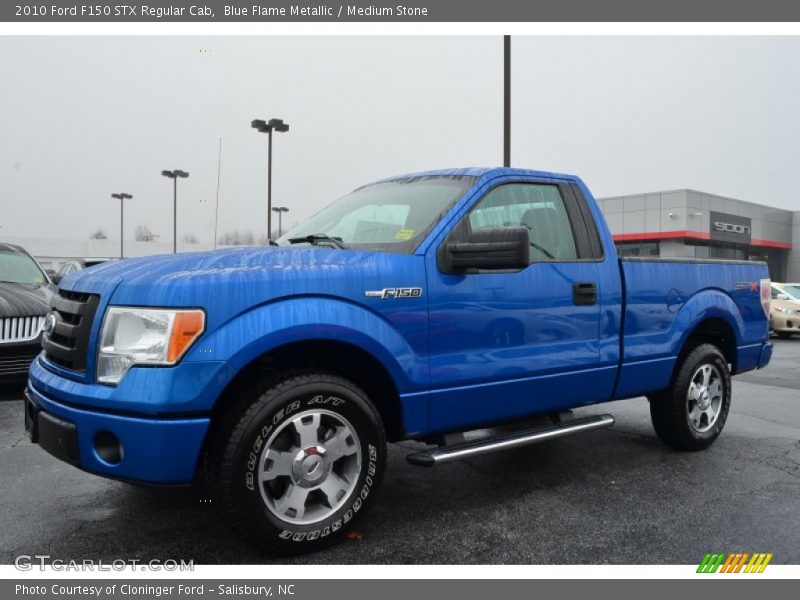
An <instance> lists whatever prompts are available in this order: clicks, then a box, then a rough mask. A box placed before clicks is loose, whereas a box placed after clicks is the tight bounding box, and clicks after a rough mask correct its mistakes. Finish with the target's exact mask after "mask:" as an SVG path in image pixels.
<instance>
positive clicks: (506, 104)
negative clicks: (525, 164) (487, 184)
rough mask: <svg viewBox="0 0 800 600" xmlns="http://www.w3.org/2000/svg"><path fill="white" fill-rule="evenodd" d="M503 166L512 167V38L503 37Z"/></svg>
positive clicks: (508, 36)
mask: <svg viewBox="0 0 800 600" xmlns="http://www.w3.org/2000/svg"><path fill="white" fill-rule="evenodd" d="M503 166H504V167H510V166H511V36H510V35H504V36H503Z"/></svg>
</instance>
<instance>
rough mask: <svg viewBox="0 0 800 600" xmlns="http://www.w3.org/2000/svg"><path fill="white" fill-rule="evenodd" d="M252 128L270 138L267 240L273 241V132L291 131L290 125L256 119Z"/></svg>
mask: <svg viewBox="0 0 800 600" xmlns="http://www.w3.org/2000/svg"><path fill="white" fill-rule="evenodd" d="M250 127H252V128H253V129H256V130H258V132H259V133H266V134H267V135H268V136H269V150H268V157H267V239H272V130H273V129H274V130H275V131H277V132H278V133H286V132H287V131H289V124H288V123H284V122H283V120H282V119H270V120H269V121H264V120H263V119H254V120H253V121H251V122H250Z"/></svg>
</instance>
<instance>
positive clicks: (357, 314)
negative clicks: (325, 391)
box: [184, 296, 428, 394]
mask: <svg viewBox="0 0 800 600" xmlns="http://www.w3.org/2000/svg"><path fill="white" fill-rule="evenodd" d="M309 340H332V341H339V342H345V343H348V344H352V345H354V346H357V347H359V348H361V349H362V350H364V351H366V352H369V353H370V354H371V355H372V356H374V357H375V358H376V359H377V360H378V361H379V362H380V363H381V364H382V365H383V366H384V367H385V368H386V370H387V371H388V372H389V374H390V375H391V377H392V378H393V379H394V381H395V384H396V386H397V389H398V392H399V393H400V394H404V393H410V392H415V391H420V390H422V389H424V388H425V387H426V386H427V384H428V365H427V362H426V361H425V357H424V356H421V355H420V354H419V353H418V352H415V351H414V349H413V348H412V346H411V344H410V343H409V341H408V340H407V339H406V338H405V337H403V336H402V335H401V334H400V332H399V331H398V330H397V329H396V328H395V327H394V326H393V325H392V323H390V322H389V321H387V320H386V319H385V318H384V317H383V316H381V315H379V314H377V313H375V312H372V311H370V310H368V309H366V308H364V307H362V306H359V305H357V304H354V303H351V302H346V301H342V300H341V299H335V298H329V297H324V296H304V297H298V298H291V299H280V300H277V301H275V302H271V303H268V304H264V305H260V306H258V307H255V308H253V309H252V310H249V311H247V312H245V313H242V314H240V315H238V316H236V317H234V318H233V319H231V320H230V321H228V322H226V323H224V324H223V325H221V326H220V327H219V328H217V329H216V330H214V331H212V332H210V333H208V334H206V335H204V336H203V338H202V340H201V341H200V343H198V344H197V345H196V346H195V347H193V348H192V350H191V351H190V352H189V354H188V355H187V356H186V357H185V359H184V360H186V361H208V360H223V361H226V362H227V363H228V364H229V365H230V366H231V367H232V368H233V369H234V370H235V371H237V372H238V371H239V370H241V369H242V368H244V367H245V366H247V365H248V364H250V363H251V362H252V361H253V360H255V359H256V358H258V357H259V356H261V355H263V354H265V353H267V352H269V351H270V350H273V349H275V348H279V347H281V346H284V345H286V344H291V343H294V342H303V341H309Z"/></svg>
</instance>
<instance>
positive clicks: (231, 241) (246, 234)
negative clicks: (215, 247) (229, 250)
mask: <svg viewBox="0 0 800 600" xmlns="http://www.w3.org/2000/svg"><path fill="white" fill-rule="evenodd" d="M218 241H219V243H220V244H221V245H223V246H253V245H255V243H256V238H255V236H254V235H253V232H252V231H239V230H238V229H235V230H234V231H227V232H225V233H223V234H222V235H221V236H219V240H218Z"/></svg>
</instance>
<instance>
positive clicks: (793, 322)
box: [771, 313, 800, 333]
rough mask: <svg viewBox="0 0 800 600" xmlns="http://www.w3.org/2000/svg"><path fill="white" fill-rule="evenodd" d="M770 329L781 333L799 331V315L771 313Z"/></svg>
mask: <svg viewBox="0 0 800 600" xmlns="http://www.w3.org/2000/svg"><path fill="white" fill-rule="evenodd" d="M771 320H772V330H773V331H779V332H781V333H800V315H784V314H783V313H773V314H772V319H771Z"/></svg>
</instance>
